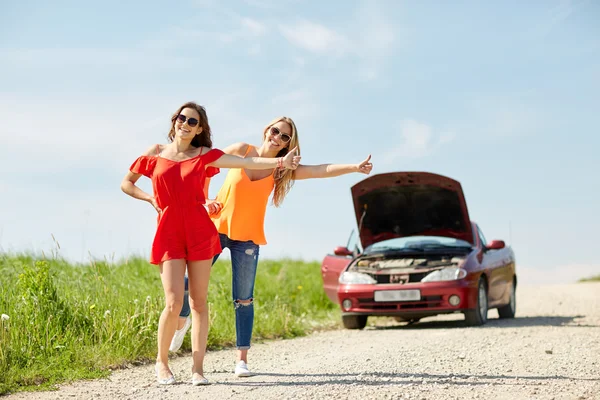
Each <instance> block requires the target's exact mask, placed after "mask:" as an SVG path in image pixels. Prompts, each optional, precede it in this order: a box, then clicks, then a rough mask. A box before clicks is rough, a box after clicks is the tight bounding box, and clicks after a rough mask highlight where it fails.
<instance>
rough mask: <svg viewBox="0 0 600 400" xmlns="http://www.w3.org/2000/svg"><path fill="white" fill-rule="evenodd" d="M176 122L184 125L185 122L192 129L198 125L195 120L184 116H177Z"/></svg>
mask: <svg viewBox="0 0 600 400" xmlns="http://www.w3.org/2000/svg"><path fill="white" fill-rule="evenodd" d="M177 121H179V122H181V123H182V124H183V123H185V121H187V123H188V125H189V126H191V127H192V128H193V127H194V126H196V125H198V122H200V121H198V120H197V119H196V118H188V117H186V116H185V115H182V114H179V115H178V116H177Z"/></svg>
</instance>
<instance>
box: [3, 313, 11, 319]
mask: <svg viewBox="0 0 600 400" xmlns="http://www.w3.org/2000/svg"><path fill="white" fill-rule="evenodd" d="M9 319H10V317H9V316H8V315H6V314H2V321H8V320H9Z"/></svg>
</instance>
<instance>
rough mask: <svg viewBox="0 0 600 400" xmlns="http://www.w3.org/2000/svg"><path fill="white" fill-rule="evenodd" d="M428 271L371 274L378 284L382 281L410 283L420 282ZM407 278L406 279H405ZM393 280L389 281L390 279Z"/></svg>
mask: <svg viewBox="0 0 600 400" xmlns="http://www.w3.org/2000/svg"><path fill="white" fill-rule="evenodd" d="M428 273H429V271H428V272H424V273H413V274H406V275H388V274H379V275H371V276H372V277H374V278H375V280H376V281H377V283H378V284H382V283H384V284H385V283H394V284H396V283H412V282H421V279H423V278H424V277H425V275H427V274H428ZM406 279H408V281H407V280H406ZM392 280H393V281H394V282H391V281H392Z"/></svg>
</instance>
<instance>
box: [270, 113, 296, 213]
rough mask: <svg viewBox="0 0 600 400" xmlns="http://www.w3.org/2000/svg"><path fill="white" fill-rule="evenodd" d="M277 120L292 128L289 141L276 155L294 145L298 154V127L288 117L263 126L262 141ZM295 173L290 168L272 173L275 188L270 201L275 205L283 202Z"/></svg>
mask: <svg viewBox="0 0 600 400" xmlns="http://www.w3.org/2000/svg"><path fill="white" fill-rule="evenodd" d="M279 121H283V122H285V123H287V124H288V125H289V126H290V127H291V128H292V132H291V133H292V134H291V136H292V139H291V140H290V141H289V143H288V145H287V147H286V148H285V149H281V150H279V152H278V153H277V156H276V157H283V156H285V155H286V154H287V153H288V151H289V150H290V149H293V148H294V147H296V154H297V155H300V141H299V140H298V129H296V124H295V123H294V121H293V120H292V119H291V118H289V117H279V118H275V119H274V120H272V121H271V122H269V124H268V125H267V126H265V129H264V131H263V142H264V141H265V139H266V137H267V133H268V132H269V129H271V127H272V126H273V125H275V124H276V123H278V122H279ZM295 174H296V171H294V170H291V169H284V170H275V173H274V174H273V176H274V178H275V189H274V190H273V200H272V203H273V205H274V206H275V207H279V206H280V205H281V204H282V203H283V199H284V198H285V196H286V195H287V194H288V193H289V191H290V189H291V188H292V186H294V176H295Z"/></svg>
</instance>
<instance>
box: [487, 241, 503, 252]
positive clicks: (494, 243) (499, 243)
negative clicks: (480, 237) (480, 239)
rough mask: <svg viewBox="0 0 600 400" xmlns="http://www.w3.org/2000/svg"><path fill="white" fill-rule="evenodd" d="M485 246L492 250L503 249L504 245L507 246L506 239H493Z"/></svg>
mask: <svg viewBox="0 0 600 400" xmlns="http://www.w3.org/2000/svg"><path fill="white" fill-rule="evenodd" d="M485 247H486V248H488V249H490V250H500V249H503V248H504V247H506V244H505V243H504V240H492V241H491V242H490V243H488V245H487V246H485Z"/></svg>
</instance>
